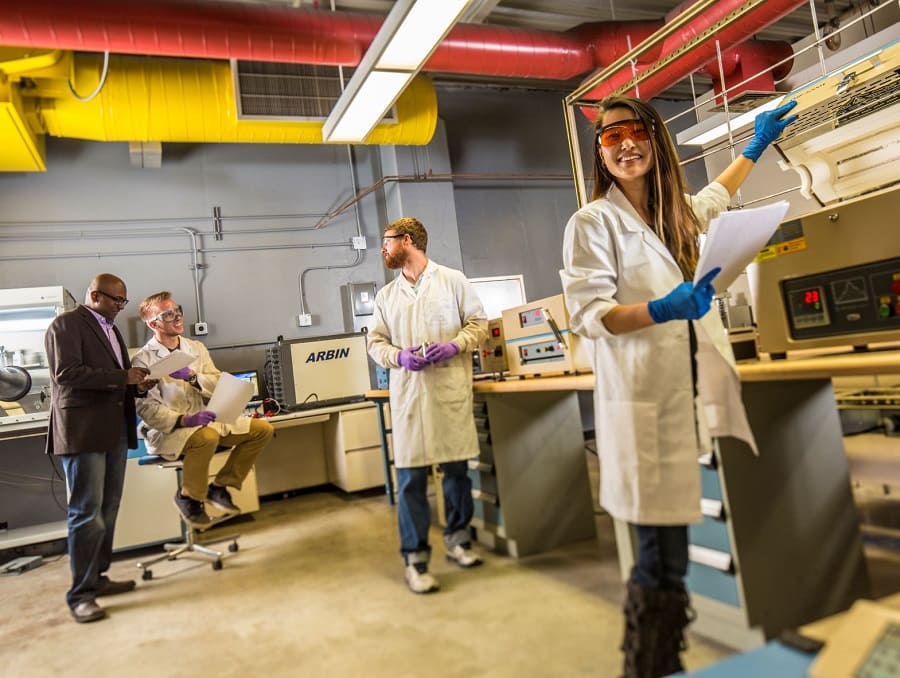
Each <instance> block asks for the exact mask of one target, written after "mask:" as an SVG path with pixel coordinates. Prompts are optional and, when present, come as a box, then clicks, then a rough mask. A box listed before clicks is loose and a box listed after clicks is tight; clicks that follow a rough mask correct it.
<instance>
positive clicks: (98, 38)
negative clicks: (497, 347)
mask: <svg viewBox="0 0 900 678" xmlns="http://www.w3.org/2000/svg"><path fill="white" fill-rule="evenodd" d="M744 4H748V5H752V6H753V9H752V10H751V11H750V12H747V13H746V15H745V16H743V17H742V20H741V24H742V26H743V28H742V30H740V31H738V32H737V33H736V34H735V35H739V38H734V37H732V36H723V38H722V45H723V49H726V50H727V49H729V48H731V47H732V46H734V44H735V43H736V42H738V41H739V40H743V39H746V38H747V37H749V36H751V35H753V34H755V33H756V32H757V31H759V30H761V29H762V28H764V27H765V26H767V25H768V24H769V23H771V22H772V21H775V20H776V19H777V18H780V17H781V16H783V15H784V14H785V13H787V12H788V11H790V10H791V9H793V8H795V7H797V6H798V5H799V4H803V3H802V2H801V1H798V0H765V2H763V3H760V2H759V0H756V2H751V3H746V2H741V1H739V0H721V2H716V3H714V8H713V9H712V10H708V11H707V12H705V13H704V14H703V15H702V16H701V17H699V18H698V20H697V22H695V23H692V24H691V25H690V26H688V27H685V28H684V29H683V31H684V33H685V34H687V33H703V32H706V33H708V32H709V31H710V29H711V28H712V27H714V26H715V20H716V17H717V16H720V15H723V14H724V15H727V12H724V13H723V12H721V11H716V7H718V6H719V5H723V6H726V7H727V8H728V9H729V11H733V10H734V7H735V6H740V5H744ZM757 5H762V7H763V8H758V7H757ZM0 6H2V7H3V12H2V13H0V45H16V46H30V47H55V48H57V49H69V50H79V51H92V52H104V51H109V52H113V53H118V54H153V55H159V56H180V57H194V58H205V59H210V58H212V59H240V60H252V61H270V62H281V63H305V64H319V65H330V66H356V65H358V64H359V61H360V59H361V58H362V55H363V54H364V53H365V51H366V49H367V48H368V46H369V44H370V43H371V42H372V39H373V38H374V37H375V35H376V33H377V32H378V29H379V27H380V25H381V19H380V18H378V17H372V16H367V15H360V14H350V13H346V12H325V11H320V10H304V9H293V8H289V7H271V6H264V5H253V4H239V3H235V4H223V3H216V4H213V3H209V2H202V1H201V0H179V1H177V2H176V1H174V0H129V2H127V3H122V2H121V1H120V0H79V2H69V3H55V2H51V1H50V0H2V1H0ZM714 12H715V16H713V13H714ZM662 25H663V21H661V20H660V21H640V22H609V23H593V24H584V25H582V26H579V27H577V28H575V29H572V30H571V31H566V32H564V33H551V32H542V31H527V30H520V29H513V28H505V27H498V26H489V25H475V24H459V25H457V26H456V27H454V28H453V29H452V30H451V31H450V33H449V34H448V35H447V37H446V38H445V39H444V40H443V41H442V42H441V44H440V45H439V46H438V48H437V49H436V50H435V52H434V54H432V56H431V57H430V58H429V60H428V62H427V63H426V65H425V67H424V69H423V70H425V71H442V72H447V73H458V74H464V75H475V76H479V75H480V76H504V77H510V78H536V79H553V80H569V79H571V78H575V77H578V76H580V75H584V74H586V73H589V72H591V71H593V70H596V69H598V68H600V67H603V66H605V65H608V64H609V63H612V62H613V61H614V60H615V59H616V58H617V57H619V56H620V55H622V54H625V53H626V52H628V51H629V50H630V49H631V47H633V46H634V45H636V44H638V43H639V42H641V41H642V40H643V39H644V38H646V37H648V36H649V35H650V34H652V33H653V32H654V31H655V30H656V29H658V28H660V27H661V26H662ZM679 47H682V48H683V43H681V44H679V43H678V39H677V38H676V39H673V41H672V44H671V45H669V46H668V49H669V50H671V51H675V52H677V51H678V48H679ZM666 53H667V52H666V50H663V51H662V52H661V53H658V54H657V57H658V56H660V54H662V55H665V54H666ZM713 56H714V55H713ZM649 58H654V57H649ZM711 58H712V56H709V55H707V57H706V59H705V60H704V61H702V62H700V63H699V64H698V66H697V67H699V66H702V65H703V64H704V63H706V61H709V60H710V59H711ZM685 75H686V73H685ZM682 77H684V76H680V77H678V78H669V79H668V80H667V83H668V84H669V85H671V84H674V83H675V82H677V81H678V80H680V79H681V78H682ZM660 91H662V90H660Z"/></svg>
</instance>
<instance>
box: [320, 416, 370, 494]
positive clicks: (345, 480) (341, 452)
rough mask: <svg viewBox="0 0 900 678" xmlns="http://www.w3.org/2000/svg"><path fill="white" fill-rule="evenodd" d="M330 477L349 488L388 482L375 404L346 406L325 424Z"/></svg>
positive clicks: (339, 484)
mask: <svg viewBox="0 0 900 678" xmlns="http://www.w3.org/2000/svg"><path fill="white" fill-rule="evenodd" d="M325 440H326V450H327V453H326V462H327V464H328V481H329V482H330V483H332V484H334V485H337V486H338V487H339V488H341V489H342V490H344V491H345V492H357V491H359V490H367V489H370V488H373V487H380V486H382V485H384V464H383V463H382V459H381V438H380V437H379V429H378V418H377V415H376V412H375V408H374V406H371V405H366V406H365V407H364V408H362V409H345V410H341V411H340V412H338V413H337V414H336V415H335V416H332V417H331V418H330V419H329V421H328V424H327V426H326V428H325Z"/></svg>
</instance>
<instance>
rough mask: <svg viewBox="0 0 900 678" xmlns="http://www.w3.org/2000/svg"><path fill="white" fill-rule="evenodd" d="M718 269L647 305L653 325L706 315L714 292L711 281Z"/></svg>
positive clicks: (683, 284)
mask: <svg viewBox="0 0 900 678" xmlns="http://www.w3.org/2000/svg"><path fill="white" fill-rule="evenodd" d="M721 270H722V269H721V268H719V267H716V268H714V269H713V270H711V271H710V272H709V273H707V274H706V275H705V276H703V277H702V278H700V280H698V281H697V284H696V285H694V283H690V282H683V283H681V284H680V285H679V286H678V287H676V288H675V289H674V290H672V291H671V292H669V293H668V294H667V295H666V296H664V297H663V298H662V299H654V300H653V301H650V302H648V303H647V310H649V311H650V317H651V318H653V322H655V323H664V322H668V321H670V320H697V319H699V318H702V317H703V316H704V315H706V313H707V311H709V307H710V305H711V304H712V298H713V297H714V296H715V294H716V290H715V288H714V287H713V285H712V279H713V278H715V277H716V276H717V275H719V271H721Z"/></svg>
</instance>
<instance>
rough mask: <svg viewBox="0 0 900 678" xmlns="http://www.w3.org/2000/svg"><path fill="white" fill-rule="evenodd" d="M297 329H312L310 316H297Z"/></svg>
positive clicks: (306, 314)
mask: <svg viewBox="0 0 900 678" xmlns="http://www.w3.org/2000/svg"><path fill="white" fill-rule="evenodd" d="M297 327H312V314H311V313H301V314H300V315H298V316H297Z"/></svg>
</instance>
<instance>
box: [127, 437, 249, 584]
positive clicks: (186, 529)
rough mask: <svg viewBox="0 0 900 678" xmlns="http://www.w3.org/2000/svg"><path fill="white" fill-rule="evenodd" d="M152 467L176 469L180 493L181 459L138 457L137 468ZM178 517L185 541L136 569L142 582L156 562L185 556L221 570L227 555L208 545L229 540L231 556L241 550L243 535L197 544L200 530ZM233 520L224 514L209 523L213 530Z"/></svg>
mask: <svg viewBox="0 0 900 678" xmlns="http://www.w3.org/2000/svg"><path fill="white" fill-rule="evenodd" d="M230 450H231V448H230V447H220V448H219V449H218V450H216V454H219V453H221V452H227V451H230ZM151 465H154V466H156V467H158V468H166V469H175V473H176V474H177V476H178V489H179V491H180V490H181V473H182V466H183V465H182V461H181V459H180V458H179V459H176V460H171V459H166V458H164V457H160V456H159V455H156V454H145V455H144V456H143V457H139V458H138V466H151ZM178 515H179V518H180V519H181V534H182V536H183V537H184V541H181V542H177V543H168V544H163V550H164V551H165V553H162V554H161V555H158V556H155V557H153V558H151V559H150V560H142V561H141V562H139V563H137V567H138V568H139V569H140V570H141V579H143V580H144V581H149V580H151V579H153V570H151V569H150V566H151V565H155V564H156V563H159V562H161V561H163V560H176V559H177V558H180V557H182V556H185V557H195V558H199V559H201V560H208V561H211V563H212V569H214V570H221V569H222V556H223V555H225V552H224V551H219V550H217V549H213V548H210V547H209V544H218V543H220V542H226V541H230V542H231V543H230V544H229V545H228V550H229V551H230V552H232V553H234V552H235V551H237V550H238V549H239V548H240V547H239V546H238V542H237V540H238V537H240V536H241V535H240V534H226V535H221V536H216V537H215V538H214V539H210V540H208V541H204V542H199V541H197V530H196V529H195V528H194V526H193V525H191V524H190V523H188V522H187V521H185V520H184V518H182V517H181V514H180V513H179V514H178ZM233 517H234V516H233V515H224V516H222V517H221V518H218V519H215V518H214V519H213V521H212V522H211V523H210V527H212V526H213V525H217V524H219V523H221V522H223V521H225V520H228V519H229V518H233Z"/></svg>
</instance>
